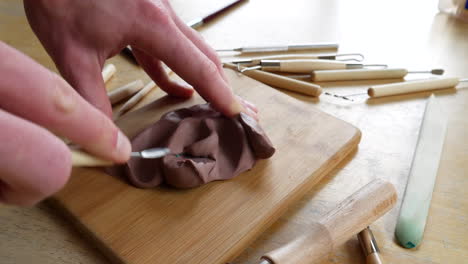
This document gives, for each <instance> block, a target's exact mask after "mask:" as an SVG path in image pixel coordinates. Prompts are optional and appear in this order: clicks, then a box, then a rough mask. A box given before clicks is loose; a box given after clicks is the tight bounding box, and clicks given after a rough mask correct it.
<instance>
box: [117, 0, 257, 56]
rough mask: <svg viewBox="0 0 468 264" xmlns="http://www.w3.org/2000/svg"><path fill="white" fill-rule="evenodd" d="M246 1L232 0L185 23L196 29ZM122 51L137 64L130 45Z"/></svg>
mask: <svg viewBox="0 0 468 264" xmlns="http://www.w3.org/2000/svg"><path fill="white" fill-rule="evenodd" d="M247 1H248V0H235V1H232V2H231V3H229V4H228V5H226V6H224V7H222V8H220V9H217V10H215V11H213V12H211V13H209V14H208V15H206V16H204V17H199V18H195V19H193V20H191V21H189V22H188V23H187V26H189V27H191V28H193V29H197V28H199V27H201V26H203V25H205V24H207V23H209V22H211V21H212V20H214V19H215V18H217V17H219V16H220V15H222V14H224V13H226V12H227V11H228V10H230V9H232V8H234V7H235V6H237V5H239V4H241V3H243V2H247ZM122 53H123V54H125V55H127V56H128V57H129V58H131V59H132V61H133V62H136V63H137V64H138V62H137V60H136V58H135V56H133V52H132V47H130V46H126V47H125V48H124V49H123V50H122Z"/></svg>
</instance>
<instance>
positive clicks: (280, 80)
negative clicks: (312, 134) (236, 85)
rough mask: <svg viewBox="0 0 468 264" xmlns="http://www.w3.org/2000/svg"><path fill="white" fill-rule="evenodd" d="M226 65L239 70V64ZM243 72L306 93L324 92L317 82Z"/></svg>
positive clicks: (290, 89) (273, 84)
mask: <svg viewBox="0 0 468 264" xmlns="http://www.w3.org/2000/svg"><path fill="white" fill-rule="evenodd" d="M224 65H225V66H226V67H228V68H230V69H233V70H237V65H234V64H231V63H225V64H224ZM243 74H244V75H247V76H249V77H250V78H252V79H255V80H257V81H259V82H262V83H265V84H268V85H271V86H274V87H277V88H281V89H285V90H289V91H293V92H297V93H301V94H305V95H310V96H319V95H320V94H321V93H322V87H320V86H318V85H316V84H312V83H308V82H304V81H299V80H294V79H291V78H288V77H284V76H280V75H277V74H273V73H269V72H264V71H259V70H249V71H245V72H243Z"/></svg>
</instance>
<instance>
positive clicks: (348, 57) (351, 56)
mask: <svg viewBox="0 0 468 264" xmlns="http://www.w3.org/2000/svg"><path fill="white" fill-rule="evenodd" d="M301 59H304V60H336V61H357V62H360V61H363V60H364V55H362V54H361V53H343V54H324V55H301V54H283V55H271V56H264V57H256V58H249V59H237V60H233V61H231V63H235V64H237V63H242V64H244V65H245V66H252V65H257V64H260V61H261V60H301Z"/></svg>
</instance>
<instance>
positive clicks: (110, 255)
mask: <svg viewBox="0 0 468 264" xmlns="http://www.w3.org/2000/svg"><path fill="white" fill-rule="evenodd" d="M45 202H46V205H47V206H49V207H51V208H53V209H55V211H57V212H58V213H59V215H61V216H62V217H63V218H64V219H66V220H67V221H69V222H70V223H71V226H72V228H74V229H75V230H76V231H78V233H80V234H81V235H82V236H83V237H84V239H85V240H87V241H89V242H91V243H93V245H94V246H95V248H96V249H97V250H98V251H99V252H100V253H101V254H102V255H103V256H104V257H105V258H106V259H107V260H109V261H110V262H111V263H115V264H125V261H124V260H123V259H121V258H120V257H119V256H118V254H116V253H115V252H114V251H113V250H112V249H111V248H110V247H108V246H107V245H106V244H105V243H104V242H102V241H101V240H100V239H99V238H98V237H97V236H96V235H94V233H93V232H92V231H91V230H90V229H89V228H87V227H86V225H84V224H83V223H82V222H81V221H79V220H78V219H79V218H78V217H77V216H76V215H74V214H73V213H71V212H70V210H67V209H66V207H65V206H64V205H63V204H62V202H61V201H60V200H59V199H56V198H55V197H54V196H52V197H51V198H49V199H47V200H46V201H45Z"/></svg>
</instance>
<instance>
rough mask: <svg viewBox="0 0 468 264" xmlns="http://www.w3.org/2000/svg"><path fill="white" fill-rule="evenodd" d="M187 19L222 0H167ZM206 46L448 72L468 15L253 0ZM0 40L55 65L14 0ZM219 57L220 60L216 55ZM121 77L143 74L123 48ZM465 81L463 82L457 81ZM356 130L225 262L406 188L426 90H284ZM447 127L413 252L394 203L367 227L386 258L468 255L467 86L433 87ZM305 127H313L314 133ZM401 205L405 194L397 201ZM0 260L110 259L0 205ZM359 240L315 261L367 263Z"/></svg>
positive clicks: (460, 70) (467, 50)
mask: <svg viewBox="0 0 468 264" xmlns="http://www.w3.org/2000/svg"><path fill="white" fill-rule="evenodd" d="M172 2H173V5H174V7H175V9H176V10H177V12H178V13H179V14H180V15H181V17H182V18H183V19H184V20H185V21H188V20H190V19H192V18H194V17H197V16H199V15H202V14H204V13H206V11H207V10H210V9H213V8H215V7H216V6H218V5H219V2H220V1H215V0H203V1H191V2H190V1H189V2H187V1H182V0H177V1H176V0H174V1H172ZM200 32H201V33H202V34H203V36H204V37H205V39H206V40H207V41H208V42H210V43H211V44H212V45H213V46H214V47H217V48H227V47H237V46H241V45H261V44H277V43H288V42H290V43H300V42H330V41H336V42H339V43H340V52H341V53H348V52H361V53H363V54H365V55H366V59H367V60H366V61H367V62H369V63H387V64H389V65H391V66H398V67H408V68H409V69H418V70H419V69H431V68H435V67H443V68H444V69H446V75H448V76H459V77H465V78H467V77H468V70H467V68H468V24H463V23H461V22H459V21H456V20H455V19H452V18H450V17H448V16H446V15H444V14H438V13H437V1H436V0H430V1H429V0H414V1H404V0H397V1H383V0H381V1H375V0H374V1H372V0H362V1H344V0H343V1H339V0H328V1H311V0H291V1H288V2H287V3H286V2H284V1H281V2H280V1H269V0H252V1H249V2H248V3H246V4H244V5H242V6H240V7H239V8H236V9H235V10H233V11H232V12H229V13H228V14H227V15H225V16H224V17H222V18H220V19H217V20H216V21H215V22H214V23H212V24H210V25H207V26H205V27H204V28H202V29H201V30H200ZM0 39H1V40H2V41H5V42H6V43H8V44H10V45H12V46H14V47H17V48H19V49H20V50H22V51H23V52H25V53H26V54H28V55H29V56H31V57H33V58H34V59H35V60H37V61H39V62H41V63H42V64H44V65H45V66H47V67H49V68H51V69H54V70H55V67H54V66H53V63H52V62H51V60H50V59H49V58H48V56H47V54H46V53H45V52H44V50H43V49H42V48H41V46H40V44H39V43H38V41H37V39H36V38H35V37H34V35H33V34H32V32H31V30H30V28H29V26H28V25H27V21H26V19H25V17H24V11H23V9H22V3H21V1H16V0H2V1H0ZM224 58H226V57H224ZM111 61H112V62H114V63H116V64H118V65H119V74H118V75H117V76H116V77H115V78H114V79H113V80H112V81H111V82H110V83H109V84H108V86H109V87H110V88H112V87H116V86H118V85H120V84H123V83H126V82H128V81H130V80H133V79H135V78H137V77H139V78H140V77H142V76H143V77H144V78H145V80H147V79H148V78H147V77H146V76H145V75H144V74H143V73H142V71H141V70H140V69H138V68H137V67H136V66H134V65H131V64H129V63H126V62H125V59H124V58H122V57H121V56H117V57H115V58H113V59H111ZM371 83H375V82H354V83H351V82H341V83H328V84H322V85H323V87H325V89H326V91H329V92H332V93H336V94H351V93H355V92H361V91H364V88H365V87H366V86H367V85H369V84H371ZM465 87H467V88H468V85H465ZM288 94H289V95H291V96H294V97H296V98H297V99H299V100H303V101H305V102H308V103H309V104H310V106H311V107H318V108H320V109H322V110H323V111H325V112H328V113H330V114H332V115H335V116H337V117H339V118H341V119H343V120H346V121H348V122H350V123H352V124H354V125H355V126H357V127H359V128H360V129H361V130H362V132H363V137H362V141H361V144H360V147H359V149H358V150H357V151H356V152H355V153H354V154H353V155H351V157H349V158H348V159H347V160H346V161H345V162H343V163H342V164H341V166H339V168H337V169H335V170H334V171H333V172H332V173H331V174H330V175H329V176H327V177H326V178H325V179H324V180H323V181H322V182H321V183H320V184H319V185H318V186H316V187H315V188H314V189H313V190H310V192H308V194H307V195H306V196H305V197H304V198H303V199H302V200H301V201H300V202H299V203H298V204H296V205H295V206H294V207H291V208H290V210H289V211H288V212H287V213H286V214H285V215H284V216H283V217H281V219H280V220H279V221H278V222H276V223H275V224H274V225H273V226H271V227H270V228H269V229H268V230H267V231H266V232H265V233H264V234H263V235H262V236H261V237H259V238H258V239H257V241H255V242H254V243H253V244H252V245H251V246H250V247H249V248H248V249H246V250H245V251H244V252H243V254H242V255H240V256H239V257H238V258H237V259H236V260H233V263H257V260H258V258H259V256H260V255H261V254H262V253H263V252H266V251H268V250H270V249H272V248H275V247H277V246H280V245H282V244H283V243H284V242H286V241H288V240H289V239H290V238H291V237H294V236H295V235H296V234H298V233H301V232H304V231H305V230H307V228H308V226H309V225H310V223H312V222H313V221H314V220H315V219H317V218H318V216H320V215H322V214H324V213H325V212H327V211H328V210H330V209H331V208H333V207H334V206H335V205H336V204H337V203H338V202H339V201H341V200H342V199H344V198H345V197H346V196H348V195H350V194H351V193H353V192H354V191H355V190H357V189H358V188H360V187H361V186H363V185H364V184H366V183H367V182H369V181H370V180H371V179H373V178H375V177H380V178H384V179H387V180H389V181H391V182H392V183H394V184H395V186H396V187H397V190H398V192H399V195H400V199H401V196H402V194H403V192H404V188H405V184H406V180H407V176H408V172H409V169H410V166H411V160H412V155H413V151H414V148H415V145H416V141H417V137H418V133H419V126H420V122H421V118H422V114H423V110H424V104H425V100H426V98H427V97H428V95H429V93H421V94H416V95H410V96H397V97H392V98H383V99H378V100H369V101H366V99H365V97H356V101H355V102H347V101H343V100H340V99H337V98H333V97H329V96H326V95H322V96H321V97H320V98H319V99H315V98H309V97H305V96H301V95H297V94H293V93H288ZM436 94H437V95H438V97H439V98H441V101H442V102H443V104H444V111H445V112H446V113H447V115H448V116H449V128H448V134H447V138H446V141H445V147H444V151H443V157H442V161H441V165H440V169H439V174H438V178H437V182H436V187H435V191H434V194H433V200H432V206H431V210H430V214H429V219H428V224H427V227H426V232H425V238H424V241H423V243H422V245H421V247H419V248H418V249H415V250H407V249H403V248H401V247H399V246H398V245H397V244H396V242H395V239H394V234H393V232H394V227H395V222H396V218H397V216H398V209H399V204H398V206H397V207H396V208H395V209H393V210H392V211H391V212H390V213H388V214H387V215H386V216H385V217H383V218H382V219H380V220H379V221H377V222H376V223H375V224H373V225H372V228H373V230H374V234H375V236H376V239H377V241H378V244H379V246H380V248H381V251H382V254H383V257H384V258H385V259H386V263H452V264H453V263H466V259H468V239H467V237H468V225H467V223H468V194H467V192H466V189H467V188H468V178H467V176H468V119H467V118H466V117H467V115H468V89H459V90H458V92H456V93H453V92H438V93H436ZM312 136H313V135H312ZM400 202H401V200H400ZM0 223H1V224H0V241H1V242H0V262H1V263H88V264H98V263H99V264H100V263H108V262H107V260H106V259H104V258H103V257H102V256H101V255H100V253H99V252H98V250H96V249H95V248H93V245H92V244H91V243H89V242H88V241H86V240H84V239H83V238H82V237H81V236H80V234H79V233H78V232H76V231H75V229H73V227H71V226H70V224H69V223H67V222H65V221H64V220H63V219H62V218H61V217H59V216H58V215H57V214H56V212H54V211H53V210H51V209H49V208H48V207H47V206H45V205H39V206H36V207H33V208H16V207H7V206H3V205H2V206H1V207H0ZM363 261H364V258H363V255H362V253H361V251H360V248H359V244H358V242H357V239H355V238H353V239H351V240H350V241H348V242H347V243H346V244H344V245H342V246H340V247H338V248H337V249H336V250H335V252H334V253H333V254H332V255H331V256H330V257H329V258H327V259H325V260H323V261H322V262H320V263H363Z"/></svg>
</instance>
